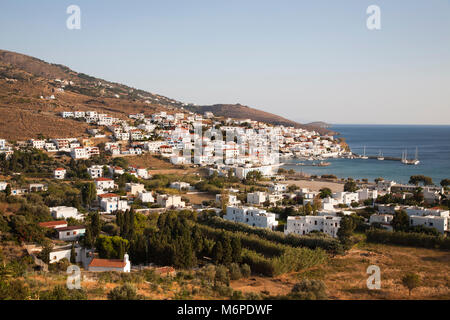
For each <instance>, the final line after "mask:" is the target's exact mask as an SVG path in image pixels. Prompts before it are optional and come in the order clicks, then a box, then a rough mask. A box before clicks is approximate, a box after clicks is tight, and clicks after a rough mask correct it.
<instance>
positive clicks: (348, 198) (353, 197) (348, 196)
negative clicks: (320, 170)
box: [333, 191, 359, 205]
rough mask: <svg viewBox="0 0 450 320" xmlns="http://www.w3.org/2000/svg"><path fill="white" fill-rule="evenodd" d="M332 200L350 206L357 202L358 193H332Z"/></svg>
mask: <svg viewBox="0 0 450 320" xmlns="http://www.w3.org/2000/svg"><path fill="white" fill-rule="evenodd" d="M333 198H334V199H336V200H337V201H339V203H342V204H346V205H351V204H352V202H358V201H359V198H358V193H356V192H346V191H342V192H335V193H333Z"/></svg>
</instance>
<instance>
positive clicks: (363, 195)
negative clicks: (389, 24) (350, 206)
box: [357, 188, 378, 201]
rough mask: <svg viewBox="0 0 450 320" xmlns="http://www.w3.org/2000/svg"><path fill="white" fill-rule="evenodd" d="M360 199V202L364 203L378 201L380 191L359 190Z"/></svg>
mask: <svg viewBox="0 0 450 320" xmlns="http://www.w3.org/2000/svg"><path fill="white" fill-rule="evenodd" d="M357 192H358V199H359V201H364V200H368V199H370V200H373V199H376V198H377V197H378V191H377V190H369V189H367V188H366V189H361V190H358V191H357Z"/></svg>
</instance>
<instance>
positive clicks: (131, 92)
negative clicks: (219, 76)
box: [0, 50, 323, 140]
mask: <svg viewBox="0 0 450 320" xmlns="http://www.w3.org/2000/svg"><path fill="white" fill-rule="evenodd" d="M51 96H54V99H53V98H51V99H50V97H51ZM183 107H184V108H186V109H188V110H191V111H194V112H199V113H204V112H205V111H212V112H213V113H214V114H215V115H217V116H223V117H230V118H238V119H247V118H250V119H252V120H258V121H263V122H267V123H271V124H282V125H286V126H295V127H304V128H311V127H309V126H302V125H300V124H299V123H297V122H294V121H291V120H288V119H285V118H283V117H280V116H277V115H274V114H271V113H268V112H264V111H260V110H257V109H253V108H250V107H246V106H242V105H239V104H238V105H231V104H217V105H213V106H200V107H198V106H186V105H185V104H184V103H182V102H180V101H176V100H174V99H170V98H168V97H164V96H161V95H158V94H154V93H150V92H147V91H143V90H139V89H136V88H132V87H129V86H126V85H123V84H119V83H114V82H109V81H106V80H103V79H99V78H95V77H92V76H90V75H86V74H83V73H78V72H76V71H73V70H71V69H69V68H68V67H66V66H63V65H59V64H51V63H47V62H45V61H42V60H40V59H37V58H34V57H30V56H27V55H23V54H19V53H14V52H10V51H4V50H0V112H1V114H2V117H0V137H1V138H5V139H9V140H24V139H30V138H35V137H36V136H37V135H39V134H42V135H44V136H46V137H49V138H58V137H68V136H80V134H81V133H84V132H86V129H87V128H88V126H87V124H85V123H82V122H79V121H74V120H63V119H62V118H61V117H59V116H58V113H59V112H61V111H64V110H67V111H75V110H81V111H87V110H96V111H98V112H104V113H108V114H111V115H113V116H115V117H119V118H124V117H126V116H127V115H128V114H130V113H136V112H142V113H146V114H151V113H154V112H158V111H161V110H164V111H168V112H175V111H177V110H179V109H181V108H183ZM68 121H70V124H69V125H68ZM314 128H315V127H314ZM315 129H317V128H315ZM317 130H319V131H323V129H322V128H320V129H317Z"/></svg>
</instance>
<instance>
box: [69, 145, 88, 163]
mask: <svg viewBox="0 0 450 320" xmlns="http://www.w3.org/2000/svg"><path fill="white" fill-rule="evenodd" d="M70 156H71V157H72V158H73V159H75V160H78V159H89V157H90V155H89V152H88V151H87V150H86V148H83V147H77V148H73V149H72V150H71V151H70Z"/></svg>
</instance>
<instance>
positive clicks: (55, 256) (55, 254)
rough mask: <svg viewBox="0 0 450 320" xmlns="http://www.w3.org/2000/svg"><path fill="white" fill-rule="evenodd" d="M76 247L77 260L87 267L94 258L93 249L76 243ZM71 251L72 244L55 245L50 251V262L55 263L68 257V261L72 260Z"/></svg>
mask: <svg viewBox="0 0 450 320" xmlns="http://www.w3.org/2000/svg"><path fill="white" fill-rule="evenodd" d="M74 249H75V262H76V263H81V264H82V265H83V267H87V266H88V264H89V263H90V262H91V260H92V253H93V250H91V249H86V248H83V247H81V246H79V245H75V247H74ZM71 252H72V245H64V246H59V247H55V248H53V249H52V251H51V252H50V253H49V257H48V258H49V262H50V263H55V262H58V261H60V260H62V259H67V260H68V261H70V256H71Z"/></svg>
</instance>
